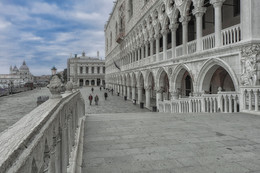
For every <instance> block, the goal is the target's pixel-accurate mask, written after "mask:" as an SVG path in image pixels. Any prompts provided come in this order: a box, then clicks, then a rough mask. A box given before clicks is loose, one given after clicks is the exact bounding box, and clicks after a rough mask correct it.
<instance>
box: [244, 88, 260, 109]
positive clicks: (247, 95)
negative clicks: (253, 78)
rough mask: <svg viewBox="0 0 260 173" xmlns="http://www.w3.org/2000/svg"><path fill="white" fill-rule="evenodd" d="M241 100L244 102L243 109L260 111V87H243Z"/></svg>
mask: <svg viewBox="0 0 260 173" xmlns="http://www.w3.org/2000/svg"><path fill="white" fill-rule="evenodd" d="M241 93H242V94H241V97H242V98H241V100H242V101H241V102H242V104H243V105H242V106H241V108H242V111H243V112H245V111H252V112H259V110H260V106H259V100H260V88H259V86H256V87H248V86H245V87H241Z"/></svg>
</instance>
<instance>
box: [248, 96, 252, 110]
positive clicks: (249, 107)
mask: <svg viewBox="0 0 260 173" xmlns="http://www.w3.org/2000/svg"><path fill="white" fill-rule="evenodd" d="M248 94H249V97H248V110H250V111H251V110H252V91H249V92H248Z"/></svg>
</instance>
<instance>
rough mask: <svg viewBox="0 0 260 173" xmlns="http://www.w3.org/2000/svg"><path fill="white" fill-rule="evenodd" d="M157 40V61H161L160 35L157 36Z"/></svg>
mask: <svg viewBox="0 0 260 173" xmlns="http://www.w3.org/2000/svg"><path fill="white" fill-rule="evenodd" d="M155 39H156V61H159V52H160V34H156V35H155Z"/></svg>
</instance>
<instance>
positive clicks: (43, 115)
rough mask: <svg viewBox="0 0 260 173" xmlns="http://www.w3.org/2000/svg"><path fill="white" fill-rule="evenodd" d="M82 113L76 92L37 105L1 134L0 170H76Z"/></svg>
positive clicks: (33, 172)
mask: <svg viewBox="0 0 260 173" xmlns="http://www.w3.org/2000/svg"><path fill="white" fill-rule="evenodd" d="M84 114H85V105H84V101H83V99H82V97H81V94H80V92H79V91H74V92H73V93H65V94H63V95H62V97H61V98H58V97H56V98H52V99H49V100H48V101H46V102H45V103H43V104H41V105H40V106H39V107H37V108H36V109H34V110H33V111H32V112H30V113H29V114H27V115H26V116H24V117H23V118H22V119H21V120H20V121H18V122H17V123H15V124H14V125H13V126H11V127H10V128H8V129H7V130H5V131H4V132H3V133H1V135H0V146H1V148H0V172H1V173H38V172H41V173H42V172H49V173H54V172H55V173H66V172H79V170H78V167H77V166H76V165H78V164H79V163H78V162H80V159H78V156H77V153H78V152H79V144H80V143H81V142H80V141H79V139H80V138H79V135H82V128H84V125H83V123H84V119H83V118H82V116H83V115H84Z"/></svg>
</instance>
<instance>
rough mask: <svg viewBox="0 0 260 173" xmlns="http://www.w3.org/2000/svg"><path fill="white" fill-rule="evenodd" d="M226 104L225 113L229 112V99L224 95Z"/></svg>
mask: <svg viewBox="0 0 260 173" xmlns="http://www.w3.org/2000/svg"><path fill="white" fill-rule="evenodd" d="M224 104H225V113H228V110H227V109H228V101H227V96H224Z"/></svg>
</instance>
